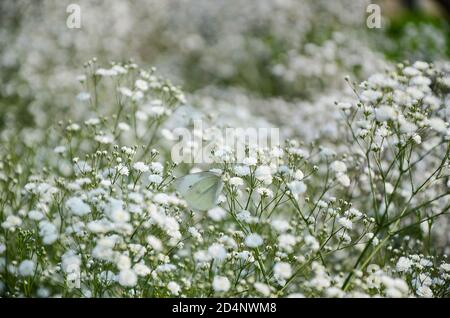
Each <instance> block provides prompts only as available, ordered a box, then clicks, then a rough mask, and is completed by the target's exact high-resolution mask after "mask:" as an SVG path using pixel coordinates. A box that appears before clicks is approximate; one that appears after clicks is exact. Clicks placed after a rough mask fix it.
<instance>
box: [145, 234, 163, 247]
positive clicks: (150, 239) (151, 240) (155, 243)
mask: <svg viewBox="0 0 450 318" xmlns="http://www.w3.org/2000/svg"><path fill="white" fill-rule="evenodd" d="M147 243H148V244H149V245H150V246H151V247H152V248H153V249H154V250H155V251H161V250H162V242H161V240H160V239H159V238H157V237H156V236H153V235H149V236H147Z"/></svg>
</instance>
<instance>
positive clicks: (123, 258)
mask: <svg viewBox="0 0 450 318" xmlns="http://www.w3.org/2000/svg"><path fill="white" fill-rule="evenodd" d="M116 265H117V268H118V269H119V270H125V269H130V268H131V259H130V258H129V257H128V256H127V255H124V254H122V255H120V256H119V258H118V259H117V262H116Z"/></svg>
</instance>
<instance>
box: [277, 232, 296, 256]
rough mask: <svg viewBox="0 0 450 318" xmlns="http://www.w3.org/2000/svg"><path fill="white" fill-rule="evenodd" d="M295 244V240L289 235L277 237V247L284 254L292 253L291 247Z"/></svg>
mask: <svg viewBox="0 0 450 318" xmlns="http://www.w3.org/2000/svg"><path fill="white" fill-rule="evenodd" d="M296 243H297V239H296V237H295V236H294V235H291V234H282V235H280V236H279V237H278V245H279V246H280V248H281V249H284V250H285V251H286V252H288V253H291V252H292V251H293V249H292V247H293V246H294V245H295V244H296Z"/></svg>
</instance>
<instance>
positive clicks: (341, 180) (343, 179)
mask: <svg viewBox="0 0 450 318" xmlns="http://www.w3.org/2000/svg"><path fill="white" fill-rule="evenodd" d="M336 179H337V181H338V182H339V183H340V184H341V185H342V186H344V187H348V186H350V178H349V177H348V176H347V175H346V174H339V175H338V176H337V177H336Z"/></svg>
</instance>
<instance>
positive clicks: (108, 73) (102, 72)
mask: <svg viewBox="0 0 450 318" xmlns="http://www.w3.org/2000/svg"><path fill="white" fill-rule="evenodd" d="M95 75H99V76H116V75H117V72H116V71H115V70H114V69H104V68H99V69H97V70H96V71H95Z"/></svg>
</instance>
